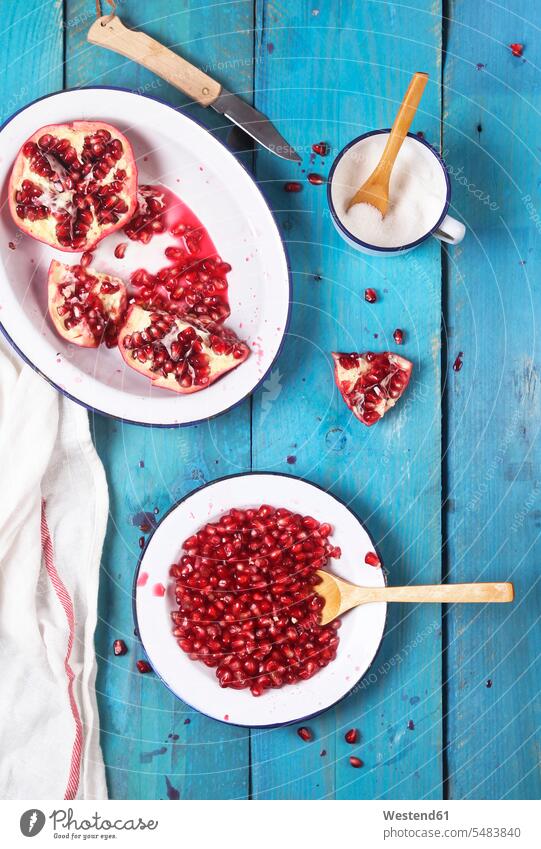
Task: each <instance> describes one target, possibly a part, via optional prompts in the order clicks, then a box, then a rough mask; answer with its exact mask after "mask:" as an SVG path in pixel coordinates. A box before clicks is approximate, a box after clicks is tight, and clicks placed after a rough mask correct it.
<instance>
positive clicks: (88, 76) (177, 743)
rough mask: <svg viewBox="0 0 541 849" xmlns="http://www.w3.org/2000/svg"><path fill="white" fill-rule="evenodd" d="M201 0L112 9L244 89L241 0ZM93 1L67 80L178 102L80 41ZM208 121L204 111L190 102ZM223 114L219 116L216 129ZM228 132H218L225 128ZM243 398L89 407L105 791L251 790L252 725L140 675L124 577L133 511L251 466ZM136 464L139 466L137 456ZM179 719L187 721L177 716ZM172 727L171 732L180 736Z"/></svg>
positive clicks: (76, 37)
mask: <svg viewBox="0 0 541 849" xmlns="http://www.w3.org/2000/svg"><path fill="white" fill-rule="evenodd" d="M197 5H198V4H196V3H189V4H182V8H181V4H178V6H177V7H176V8H175V9H172V8H171V3H170V2H165V0H159V1H158V0H155V2H153V3H152V4H148V3H145V2H130V3H129V4H125V5H123V6H122V7H121V8H120V13H121V15H122V19H123V20H124V22H125V23H126V24H127V25H129V26H135V27H140V28H141V29H143V30H145V32H147V33H149V34H150V35H153V36H154V37H156V38H158V39H160V40H162V41H163V42H165V43H166V44H168V45H169V46H170V47H172V48H173V49H175V47H177V48H178V49H181V50H182V52H184V54H185V55H186V56H188V57H189V56H192V57H193V58H194V59H195V58H196V59H197V61H198V62H199V63H200V64H201V65H204V66H208V67H209V72H210V73H212V72H213V71H212V70H211V69H213V68H214V67H215V66H216V63H217V62H218V61H219V62H220V63H221V65H220V68H219V71H220V77H221V79H223V81H224V82H225V83H226V84H227V85H229V86H230V87H231V88H232V89H233V90H234V89H236V88H239V89H242V90H247V89H250V88H251V77H252V61H251V57H252V36H251V33H250V25H251V18H250V14H251V9H250V6H249V4H219V5H216V6H214V7H212V9H208V10H206V11H205V13H204V15H203V16H202V12H201V10H200V9H199V10H198V11H192V10H194V9H196V7H197ZM88 9H89V5H88V3H87V2H80V1H79V0H77V2H74V0H69V2H68V3H67V12H66V14H67V18H66V20H67V22H68V23H69V25H68V26H67V27H66V50H67V54H66V55H67V71H66V83H67V85H68V86H79V85H92V84H100V85H116V86H126V87H130V88H137V89H139V90H140V91H141V92H143V93H146V94H150V95H151V96H153V97H158V98H161V99H163V100H166V101H168V102H171V103H173V104H175V105H183V104H185V98H183V96H182V95H181V94H180V92H178V91H177V90H176V89H173V88H172V87H171V86H168V85H166V84H165V83H163V82H162V81H160V80H158V79H157V78H156V77H153V76H152V75H151V74H149V73H148V72H146V71H144V70H142V69H140V68H138V67H137V66H136V65H134V64H132V63H130V62H128V61H126V60H124V59H123V58H122V57H119V56H116V55H115V54H113V53H110V52H108V51H105V50H101V49H99V48H96V47H90V46H89V45H87V43H86V41H85V34H86V30H87V28H88V26H89V23H90V21H89V20H88V17H87V15H88ZM193 114H194V115H195V116H196V117H197V119H198V120H199V121H207V120H208V119H209V118H210V111H209V112H203V110H201V109H197V110H195V109H194V111H193ZM220 123H222V124H223V121H221V119H220V118H219V117H218V116H217V121H214V122H213V125H214V126H217V125H218V124H220ZM224 131H225V129H224ZM249 416H250V408H249V402H247V403H245V404H243V405H241V406H240V407H238V408H237V409H236V410H234V411H233V412H231V413H229V414H227V415H225V416H222V417H220V418H218V419H217V420H216V421H213V422H211V423H209V424H204V425H199V426H194V427H190V428H184V429H172V430H160V429H151V428H138V427H134V426H130V425H122V424H119V423H115V422H114V421H111V420H109V419H106V418H101V417H98V416H96V417H95V419H94V426H95V436H96V444H97V447H98V450H99V452H100V455H101V457H102V460H103V462H104V464H105V467H106V470H107V475H108V480H109V486H110V494H111V516H110V526H109V533H108V536H107V540H106V545H105V552H104V558H103V573H102V583H101V593H100V625H99V629H98V634H97V640H96V644H97V649H98V655H99V676H98V689H99V700H100V716H101V721H102V744H103V750H104V756H105V761H106V764H107V777H108V784H109V790H110V793H111V796H113V797H115V798H133V799H146V798H150V799H156V798H157V799H159V798H167V797H168V795H169V797H170V798H175V797H176V796H177V794H178V796H180V798H196V799H197V798H199V799H201V798H237V797H245V796H246V795H247V793H248V786H249V778H248V760H249V754H248V734H247V732H245V731H243V730H242V729H235V728H228V727H227V726H225V725H222V724H220V723H217V722H214V721H213V720H210V719H207V718H205V717H204V716H202V715H200V714H197V713H194V712H190V711H189V709H188V708H186V707H184V706H182V705H181V704H180V703H179V702H178V701H177V700H176V699H175V698H174V697H173V696H172V695H171V694H169V692H168V691H167V690H166V688H165V687H164V686H163V685H162V684H161V683H159V681H158V680H157V679H155V678H154V677H153V676H141V675H139V674H138V673H137V671H136V670H135V660H136V659H137V657H139V656H141V653H140V650H139V649H138V648H137V641H136V640H135V639H134V638H133V623H132V615H131V582H132V576H133V570H134V567H135V563H136V561H137V557H138V553H139V547H138V540H139V537H140V536H141V532H140V530H138V528H137V516H138V514H141V513H145V512H149V511H150V513H151V514H152V511H153V510H154V508H155V507H157V508H158V509H159V510H160V513H163V511H164V510H165V509H167V508H168V507H169V505H170V504H172V503H173V502H174V501H176V500H177V499H178V498H180V497H181V496H183V495H185V494H186V493H187V492H188V491H190V490H192V489H194V488H196V487H197V486H199V485H200V484H201V483H202V482H204V481H207V480H210V479H212V478H215V477H219V476H221V475H223V474H227V473H231V472H233V471H239V470H243V469H247V468H249V464H250V418H249ZM142 463H144V466H143V465H142ZM115 637H123V638H124V639H126V641H127V642H128V644H129V648H130V653H129V656H128V657H126V658H120V659H117V658H114V657H112V653H111V645H112V641H113V639H114V638H115ZM186 720H188V721H189V724H185V722H186ZM170 735H178V739H176V738H175V737H171V736H170Z"/></svg>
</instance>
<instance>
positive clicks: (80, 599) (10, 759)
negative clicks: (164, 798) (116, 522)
mask: <svg viewBox="0 0 541 849" xmlns="http://www.w3.org/2000/svg"><path fill="white" fill-rule="evenodd" d="M107 513H108V493H107V484H106V480H105V474H104V471H103V467H102V465H101V463H100V460H99V458H98V456H97V454H96V451H95V449H94V446H93V444H92V440H91V438H90V431H89V426H88V415H87V412H86V410H84V409H83V408H82V407H80V406H79V405H78V404H75V403H74V402H72V401H70V400H69V399H67V398H64V397H63V396H62V395H60V394H59V393H57V392H56V391H55V390H54V389H53V388H52V387H51V386H49V384H48V383H46V382H45V380H43V378H41V377H39V375H37V374H35V373H34V372H33V371H32V369H31V368H29V367H28V366H24V365H22V363H21V361H20V360H19V359H18V358H17V357H16V354H15V353H14V352H13V351H12V350H11V349H9V348H8V346H7V343H6V342H5V341H4V340H3V339H1V340H0V670H1V673H0V798H1V799H105V798H107V788H106V784H105V771H104V766H103V759H102V755H101V750H100V745H99V719H98V711H97V705H96V694H95V677H96V657H95V652H94V630H95V626H96V619H97V594H98V575H99V566H100V558H101V551H102V545H103V538H104V535H105V526H106V522H107Z"/></svg>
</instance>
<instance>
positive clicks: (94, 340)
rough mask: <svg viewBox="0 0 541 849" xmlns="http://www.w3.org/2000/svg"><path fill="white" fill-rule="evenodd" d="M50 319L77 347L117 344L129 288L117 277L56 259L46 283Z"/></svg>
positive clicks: (112, 345) (52, 263)
mask: <svg viewBox="0 0 541 849" xmlns="http://www.w3.org/2000/svg"><path fill="white" fill-rule="evenodd" d="M47 294H48V305H49V315H50V316H51V319H52V321H53V324H54V326H55V328H56V330H57V331H58V333H59V335H60V336H62V337H63V338H64V339H67V340H68V342H72V343H73V344H74V345H80V346H81V347H83V348H97V347H98V345H99V344H100V343H101V342H105V344H106V345H107V347H109V348H112V347H114V346H115V345H116V344H117V337H118V327H119V324H120V322H121V320H122V318H123V316H124V314H125V312H126V307H127V302H128V297H127V293H126V287H125V285H124V283H123V281H122V280H120V279H119V278H118V277H112V276H111V275H110V274H102V273H101V272H99V271H95V270H94V269H92V268H86V267H84V266H83V265H64V264H63V263H61V262H57V261H56V260H55V259H53V261H52V262H51V265H50V266H49V277H48V281H47Z"/></svg>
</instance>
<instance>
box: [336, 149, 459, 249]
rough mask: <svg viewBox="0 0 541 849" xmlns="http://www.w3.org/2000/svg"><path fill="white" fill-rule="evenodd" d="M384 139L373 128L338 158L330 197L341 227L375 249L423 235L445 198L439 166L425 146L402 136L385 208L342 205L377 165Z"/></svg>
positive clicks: (439, 212) (345, 203)
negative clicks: (374, 132)
mask: <svg viewBox="0 0 541 849" xmlns="http://www.w3.org/2000/svg"><path fill="white" fill-rule="evenodd" d="M387 139H388V133H379V134H377V135H373V136H367V137H366V138H364V139H361V140H360V141H359V142H357V144H355V145H352V147H350V148H349V150H347V151H346V153H345V154H344V155H343V157H342V158H341V159H340V161H339V162H338V164H337V166H336V169H335V172H334V174H333V178H332V184H331V198H332V202H333V205H334V208H335V210H336V214H337V216H338V218H339V219H340V221H341V222H342V224H343V226H344V227H345V228H346V230H348V232H349V233H351V235H352V236H354V237H355V238H357V239H360V240H361V241H362V242H365V243H366V244H368V245H374V246H375V247H379V248H400V247H402V246H404V245H410V244H412V243H413V242H416V241H417V240H418V239H421V238H422V237H423V236H426V234H427V233H429V232H430V231H431V230H432V229H433V228H434V227H435V226H436V224H437V223H438V220H439V218H440V216H441V214H442V212H443V208H444V206H445V202H446V198H447V183H446V180H445V175H444V171H443V169H442V168H441V166H440V164H439V162H438V160H437V158H436V157H435V156H434V155H433V153H431V151H430V150H429V148H427V147H426V146H425V145H424V144H422V143H421V142H419V141H416V140H415V139H414V138H410V137H409V136H407V137H406V138H405V139H404V143H403V145H402V147H401V149H400V153H399V154H398V157H397V159H396V162H395V165H394V168H393V171H392V174H391V181H390V187H389V210H388V212H387V215H386V216H385V217H384V218H382V216H381V215H380V213H379V212H378V210H377V209H376V208H375V207H373V206H370V205H369V204H366V203H359V204H355V206H353V207H352V208H351V209H350V210H349V211H348V209H347V207H348V204H349V202H350V200H351V198H352V197H353V195H354V194H355V192H356V191H357V189H358V188H359V187H360V186H362V184H363V183H364V181H365V180H366V179H367V178H368V177H369V176H370V174H371V173H372V171H373V170H374V168H375V167H376V165H377V164H378V162H379V160H380V158H381V155H382V153H383V149H384V147H385V144H386V142H387Z"/></svg>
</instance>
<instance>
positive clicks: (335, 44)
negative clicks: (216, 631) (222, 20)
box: [252, 0, 442, 799]
mask: <svg viewBox="0 0 541 849" xmlns="http://www.w3.org/2000/svg"><path fill="white" fill-rule="evenodd" d="M417 6H418V9H415V8H412V6H411V3H405V2H404V3H392V4H390V3H389V4H382V3H376V2H355V3H347V4H318V3H317V2H314V3H306V4H291V3H288V2H285V0H272V2H258V3H257V6H256V8H257V17H256V24H257V43H256V46H257V54H256V58H257V67H256V105H257V106H258V107H259V108H260V109H262V110H263V111H264V112H265V113H266V114H268V115H269V117H270V118H271V119H272V120H274V121H276V123H277V125H278V126H279V127H280V128H281V129H282V130H283V132H284V134H285V136H286V137H287V139H288V141H290V142H291V143H292V144H294V145H296V146H298V147H299V149H300V150H302V151H303V152H304V162H303V166H302V168H301V167H297V166H296V165H295V164H291V163H284V162H280V161H279V160H278V159H276V158H272V157H269V156H268V155H266V154H264V153H261V154H258V158H257V175H258V178H259V181H260V183H261V185H262V187H263V189H264V190H265V191H266V192H267V193H268V195H269V197H270V199H271V202H272V204H273V207H274V209H275V211H276V213H277V217H278V220H279V223H280V225H281V227H282V230H283V232H284V233H285V237H286V241H287V246H288V249H289V252H290V257H291V265H292V271H293V283H294V309H293V320H292V325H291V328H290V332H289V336H288V340H287V343H286V346H285V349H284V352H283V354H282V357H281V359H280V362H279V364H278V366H277V367H276V368H275V370H274V373H273V376H272V377H271V379H270V383H269V385H268V386H267V388H266V389H265V388H263V390H262V392H260V393H258V394H256V396H255V397H254V405H253V409H254V429H253V462H254V467H255V468H258V469H274V470H280V471H284V472H285V471H289V472H295V473H296V474H299V475H301V476H305V477H306V478H308V479H310V480H314V481H315V482H317V483H319V484H321V485H323V486H325V487H327V488H328V489H330V490H331V491H332V492H334V493H336V494H337V495H338V496H339V497H341V498H342V499H344V500H345V501H346V502H347V503H349V504H350V505H351V507H352V508H353V509H354V510H355V511H356V513H357V514H358V515H359V516H360V517H362V519H363V520H364V521H365V522H366V524H367V527H368V529H369V531H370V532H371V533H372V534H373V536H374V538H375V540H376V542H377V544H378V546H379V547H380V549H381V552H382V554H383V556H384V560H385V564H386V567H387V569H388V570H389V573H390V575H389V578H390V581H392V582H393V583H401V582H405V583H407V582H410V581H411V582H415V581H416V582H427V583H429V582H437V581H439V579H440V574H441V564H440V486H441V480H440V440H441V433H440V401H439V399H440V364H439V361H440V353H439V345H440V276H441V267H440V249H439V245H438V244H437V243H436V242H431V243H429V244H426V245H424V246H423V247H421V248H420V249H419V250H417V251H416V252H415V253H413V254H410V255H407V256H404V257H399V258H391V259H387V260H379V259H378V260H374V259H370V258H368V257H364V256H362V255H360V254H359V255H358V254H355V253H353V252H352V251H351V250H350V249H348V248H347V247H346V245H345V244H344V242H342V241H341V240H340V238H339V237H338V235H337V234H336V233H335V232H334V230H333V227H332V225H331V222H330V220H329V216H328V211H327V207H326V200H325V187H324V186H322V187H321V186H313V185H310V184H308V183H306V182H305V183H304V186H303V191H302V192H300V193H298V194H287V193H285V192H284V191H283V181H284V180H286V179H287V180H291V179H305V171H303V169H308V170H310V171H317V172H321V173H326V172H327V169H328V167H329V165H330V161H331V160H332V157H329V159H328V161H326V162H325V163H324V164H322V163H321V162H320V160H319V159H317V160H316V161H315V162H314V163H312V164H310V163H309V152H310V146H311V144H312V143H313V142H316V141H319V140H320V139H324V140H327V141H329V142H330V143H331V144H332V146H333V149H334V151H335V152H337V151H338V150H339V149H340V147H342V146H343V145H344V144H345V143H346V142H348V141H349V140H350V139H351V138H353V137H354V136H356V135H359V134H361V133H363V132H365V131H367V130H369V129H372V128H376V127H386V126H389V125H390V124H391V122H392V120H393V117H394V112H395V110H396V108H397V105H398V102H399V101H400V99H401V97H402V95H403V92H404V91H405V89H406V86H407V83H408V81H409V78H410V75H411V73H412V72H413V71H416V70H426V71H428V72H429V73H430V77H431V80H430V83H429V85H428V88H427V91H426V93H425V96H424V98H423V102H422V104H421V109H420V114H419V115H418V117H417V119H416V121H415V124H414V130H422V131H423V132H424V133H425V134H426V136H427V138H428V139H429V140H430V141H432V142H433V143H436V144H437V143H438V141H439V133H440V107H439V98H440V86H439V80H440V47H441V41H440V23H441V20H440V14H441V7H440V3H439V2H434V3H430V4H429V3H424V2H423V3H418V4H417ZM368 285H370V286H374V287H375V288H376V289H377V290H378V292H379V295H380V301H379V302H378V303H377V304H375V305H370V304H367V303H366V302H365V301H364V297H363V295H364V288H365V286H368ZM396 327H402V328H403V329H404V331H405V334H406V343H405V345H404V347H403V353H404V354H405V355H406V356H408V357H410V358H411V359H412V360H413V361H414V364H415V372H414V377H413V384H412V386H411V387H410V390H409V402H405V401H403V402H402V406H401V408H398V409H397V410H396V411H395V412H394V413H393V414H392V415H389V416H388V418H387V419H386V420H385V421H383V422H381V423H379V424H378V425H377V426H376V427H374V428H371V429H366V428H365V427H364V426H363V425H361V424H360V423H359V422H358V421H356V420H354V419H352V417H351V416H350V415H349V413H348V411H347V409H346V407H345V405H344V404H343V402H342V400H341V399H340V398H339V397H338V394H337V391H336V389H335V387H334V383H333V378H332V370H331V364H330V359H329V352H330V351H332V350H340V349H342V350H344V349H346V350H359V349H360V350H367V349H368V350H370V349H371V348H375V349H376V350H385V349H387V348H391V349H393V348H395V347H396V346H395V345H394V343H393V339H392V333H393V330H394V329H395V328H396ZM376 334H377V339H376V338H374V337H375V335H376ZM401 353H402V351H401ZM288 457H289V458H290V461H289V462H288V459H287V458H288ZM293 458H295V460H294V463H292V462H291V460H292V459H293ZM338 542H339V541H338ZM440 640H441V637H440V610H439V608H436V609H434V608H432V607H431V606H424V607H423V606H422V605H421V606H418V607H416V608H410V609H406V608H405V607H401V606H396V607H394V608H393V609H391V610H390V611H389V619H388V628H387V636H386V638H385V640H384V643H383V647H382V649H381V651H380V654H379V655H378V659H377V663H376V665H375V667H374V669H373V672H372V674H373V678H370V679H369V680H367V682H366V684H365V686H364V687H363V688H358V689H357V691H356V692H355V693H354V694H352V695H351V696H349V697H348V698H347V699H345V700H344V701H343V702H342V703H341V704H340V705H339V707H338V708H336V709H335V710H332V711H329V712H327V713H325V714H324V715H323V716H320V717H318V718H316V719H314V720H313V721H312V722H310V725H311V727H312V729H313V731H314V733H315V735H316V740H315V741H314V742H313V743H310V744H308V745H307V744H305V743H303V742H301V741H300V740H299V739H298V737H297V735H296V733H295V728H284V729H280V730H274V731H265V732H261V733H258V734H257V735H255V736H254V738H253V747H252V764H253V781H252V783H253V794H254V797H255V798H323V797H327V798H328V797H337V798H391V799H397V798H440V797H441V793H442V762H441V670H440V666H441V656H440ZM353 683H354V682H352V684H353ZM410 720H412V721H413V722H414V725H415V729H414V730H409V729H408V723H409V721H410ZM353 726H354V727H358V728H359V730H360V732H361V735H362V740H361V743H360V745H359V746H358V747H355V748H353V747H351V746H348V745H347V744H346V743H345V741H344V732H345V731H346V730H347V729H348V728H350V727H353ZM322 749H325V750H326V752H327V754H326V755H325V756H321V755H320V752H321V750H322ZM353 752H356V753H358V754H359V755H360V757H361V758H362V759H363V760H364V762H365V766H364V768H363V769H359V770H354V769H352V768H351V766H350V765H349V761H348V756H349V755H350V754H352V753H353Z"/></svg>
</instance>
